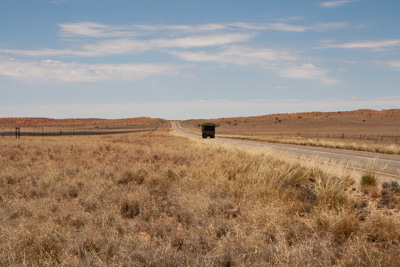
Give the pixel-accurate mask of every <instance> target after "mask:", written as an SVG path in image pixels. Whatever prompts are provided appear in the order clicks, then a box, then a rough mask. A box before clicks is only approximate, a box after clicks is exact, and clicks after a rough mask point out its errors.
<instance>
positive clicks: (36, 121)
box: [0, 117, 164, 126]
mask: <svg viewBox="0 0 400 267" xmlns="http://www.w3.org/2000/svg"><path fill="white" fill-rule="evenodd" d="M161 121H164V120H162V119H153V118H148V117H140V118H128V119H116V120H109V119H50V118H0V126H56V125H57V126H82V125H93V124H133V123H157V122H161Z"/></svg>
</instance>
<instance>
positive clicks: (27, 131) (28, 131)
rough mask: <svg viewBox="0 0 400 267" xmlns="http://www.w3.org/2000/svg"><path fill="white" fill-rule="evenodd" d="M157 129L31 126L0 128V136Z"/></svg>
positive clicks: (149, 129) (79, 133) (69, 134)
mask: <svg viewBox="0 0 400 267" xmlns="http://www.w3.org/2000/svg"><path fill="white" fill-rule="evenodd" d="M157 129H158V126H157V127H155V128H140V129H75V128H44V127H43V128H33V127H27V128H23V127H15V128H0V137H2V138H5V137H14V138H17V139H19V138H21V137H24V136H25V137H26V136H36V137H46V136H84V135H109V134H124V133H140V132H148V133H152V132H154V131H156V130H157Z"/></svg>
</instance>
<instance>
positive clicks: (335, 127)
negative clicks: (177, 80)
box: [181, 109, 400, 155]
mask: <svg viewBox="0 0 400 267" xmlns="http://www.w3.org/2000/svg"><path fill="white" fill-rule="evenodd" d="M204 121H205V120H187V121H183V122H181V125H182V126H183V127H184V128H186V129H189V130H191V131H194V132H198V133H199V132H200V130H201V128H200V126H201V123H203V122H204ZM211 121H212V122H214V123H216V124H217V128H216V133H217V136H225V137H231V138H239V139H247V140H257V141H263V142H272V143H285V144H297V145H307V146H319V147H328V148H339V149H348V150H357V151H370V152H377V153H385V154H394V155H400V134H399V133H400V123H399V122H400V110H399V109H394V110H382V111H375V110H355V111H347V112H340V111H339V112H308V113H292V114H272V115H265V116H257V117H239V118H222V119H214V120H211Z"/></svg>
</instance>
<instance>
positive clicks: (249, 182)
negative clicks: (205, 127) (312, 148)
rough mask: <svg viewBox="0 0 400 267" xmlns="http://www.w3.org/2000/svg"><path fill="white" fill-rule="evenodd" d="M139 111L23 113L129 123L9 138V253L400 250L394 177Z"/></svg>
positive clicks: (361, 257)
mask: <svg viewBox="0 0 400 267" xmlns="http://www.w3.org/2000/svg"><path fill="white" fill-rule="evenodd" d="M141 120H144V119H130V120H129V121H127V120H122V121H120V122H118V123H113V121H102V122H101V123H100V121H96V120H95V121H83V122H82V121H75V122H73V123H72V122H68V123H66V121H64V120H63V121H61V122H57V123H56V124H53V122H54V121H51V122H52V123H50V124H49V125H48V124H46V123H43V124H37V122H35V123H32V124H29V125H28V124H27V123H26V122H25V124H24V123H19V124H17V125H19V126H20V127H21V129H25V128H29V127H31V128H35V127H36V128H42V127H43V128H51V129H58V128H59V127H60V126H62V127H64V128H63V129H78V130H79V129H85V130H86V131H88V130H89V129H92V131H95V130H98V129H102V130H104V131H107V129H109V128H112V127H113V128H114V129H119V130H121V131H120V133H118V134H115V133H113V134H91V135H64V134H62V135H61V136H51V135H45V136H21V138H20V139H16V138H15V137H13V136H3V137H1V138H0V266H21V265H22V266H44V265H48V266H94V265H97V266H98V265H118V266H120V265H135V266H253V265H254V266H288V265H291V266H332V265H333V266H396V265H397V264H398V262H400V246H399V244H400V214H399V208H400V186H399V184H398V183H397V182H396V181H394V180H393V179H392V180H389V182H388V183H386V184H381V182H379V181H377V179H376V177H375V176H374V175H370V174H368V173H366V174H364V175H362V177H360V176H358V175H354V174H355V173H354V172H353V171H351V170H346V169H345V170H344V169H342V168H340V169H338V168H331V167H329V166H328V165H325V166H323V167H320V165H318V164H314V163H313V162H311V161H310V162H308V163H307V164H303V163H299V161H298V160H297V159H295V158H292V157H290V156H288V154H285V153H276V151H274V150H272V149H266V148H265V147H263V146H262V147H259V145H256V146H252V147H250V148H249V147H247V148H246V149H243V148H241V147H239V145H238V143H235V142H236V141H240V142H249V141H242V140H234V141H232V142H227V143H220V142H219V140H222V138H219V137H217V138H216V139H215V140H210V139H207V140H203V139H199V138H197V139H196V138H187V137H183V136H180V135H177V134H176V133H175V132H173V131H171V129H170V124H169V123H168V122H166V121H164V120H159V119H147V118H145V120H144V121H141ZM14 123H15V122H12V123H11V124H10V123H8V124H5V125H3V126H4V127H10V128H11V129H12V128H13V127H16V125H15V124H14ZM21 125H22V126H23V127H22V126H21ZM96 127H98V128H96ZM107 127H109V128H107ZM124 127H126V128H124ZM114 129H113V130H114ZM125 129H128V130H134V131H131V132H129V133H127V132H124V131H125ZM195 136H197V135H195ZM251 143H252V144H259V143H256V142H251ZM262 145H264V143H262ZM385 157H386V156H385ZM391 157H393V156H391Z"/></svg>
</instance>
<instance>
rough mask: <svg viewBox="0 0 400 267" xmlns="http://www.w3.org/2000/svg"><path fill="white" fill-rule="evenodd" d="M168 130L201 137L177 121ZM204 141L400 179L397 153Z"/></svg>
mask: <svg viewBox="0 0 400 267" xmlns="http://www.w3.org/2000/svg"><path fill="white" fill-rule="evenodd" d="M172 129H173V130H174V131H175V132H176V133H177V134H179V135H182V136H186V137H191V138H197V139H202V138H201V136H200V134H195V133H192V132H189V131H187V130H184V129H183V128H182V127H181V125H180V124H179V122H176V121H173V122H172ZM203 140H204V141H205V142H206V141H207V142H221V143H230V144H234V145H241V146H248V147H259V148H263V147H268V148H271V149H273V150H275V151H277V152H279V153H284V154H288V155H289V156H292V157H296V158H299V159H303V160H309V159H312V160H316V161H317V162H320V163H327V164H331V165H336V166H341V167H346V168H350V169H355V170H357V171H359V172H361V173H368V172H370V173H375V174H376V175H377V176H378V177H383V178H390V179H393V180H394V179H396V180H400V156H397V155H384V154H378V153H370V152H359V151H351V150H341V149H340V150H339V149H329V148H317V147H307V146H299V145H286V144H273V143H265V142H257V141H247V140H239V139H231V138H222V137H218V136H217V137H216V138H215V139H203Z"/></svg>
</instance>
